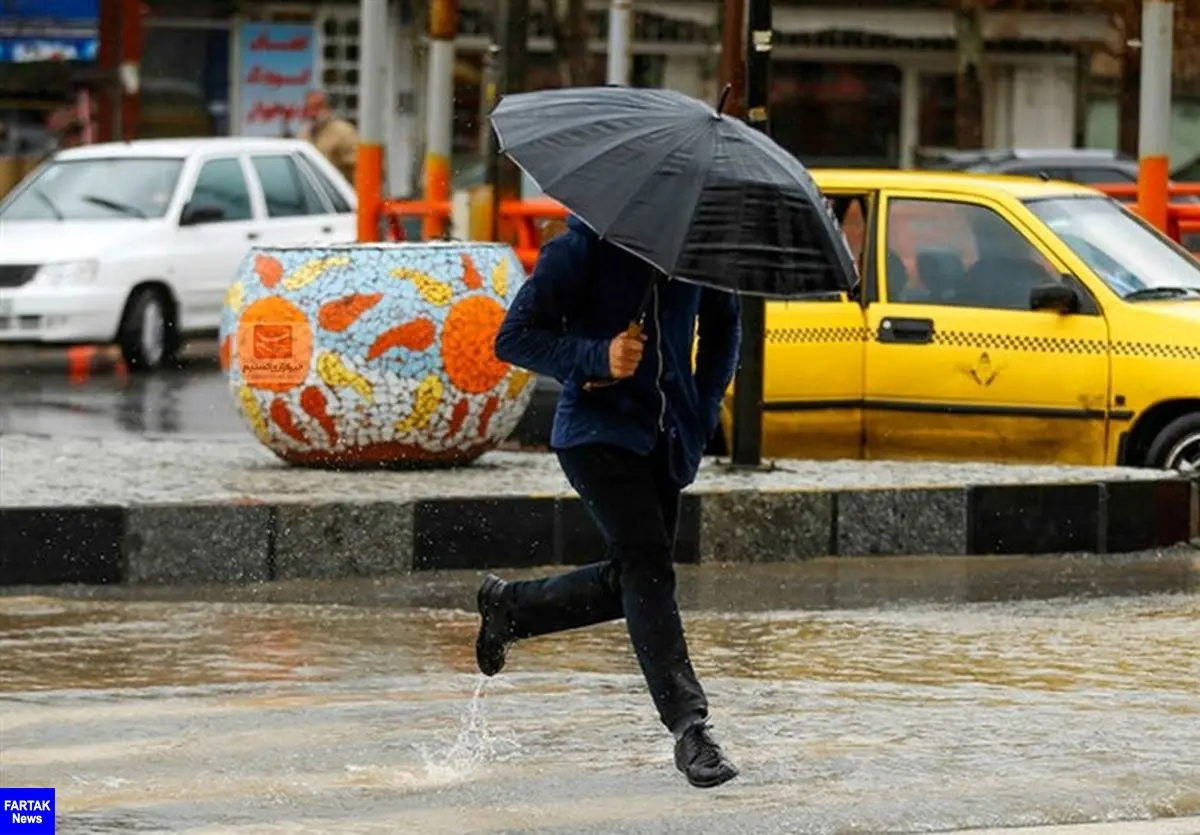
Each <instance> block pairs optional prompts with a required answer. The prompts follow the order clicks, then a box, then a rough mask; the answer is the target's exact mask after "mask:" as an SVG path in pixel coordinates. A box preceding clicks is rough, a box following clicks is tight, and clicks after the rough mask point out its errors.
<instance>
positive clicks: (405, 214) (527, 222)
mask: <svg viewBox="0 0 1200 835" xmlns="http://www.w3.org/2000/svg"><path fill="white" fill-rule="evenodd" d="M450 212H451V208H450V201H449V200H437V201H431V200H385V201H383V205H382V207H381V213H382V215H383V217H384V219H385V221H386V223H387V235H388V238H389V240H393V241H402V240H404V239H405V237H406V236H405V234H404V227H403V226H402V225H401V224H402V222H403V221H404V220H407V219H410V218H420V219H422V220H424V219H425V218H428V217H433V218H438V219H440V220H441V221H443V222H448V221H449V219H450ZM567 214H568V212H567V208H566V207H565V206H564V205H563V204H561V203H559V202H558V201H557V200H552V199H551V198H549V197H535V198H533V199H530V200H505V201H502V202H501V203H500V220H501V222H502V223H505V224H506V225H507V226H508V228H509V229H510V230H511V235H509V236H507V237H508V238H510V240H509V243H511V244H512V246H513V249H514V250H516V253H517V257H518V258H519V259H520V260H521V263H522V264H523V265H524V266H525V269H526V270H531V269H533V265H534V263H535V262H536V261H537V257H538V252H539V250H541V248H542V244H543V243H544V242H545V240H546V238H547V237H548V235H547V234H546V233H547V231H548V230H547V228H546V226H547V222H548V221H562V220H565V219H566V217H567Z"/></svg>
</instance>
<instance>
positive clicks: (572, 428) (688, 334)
mask: <svg viewBox="0 0 1200 835" xmlns="http://www.w3.org/2000/svg"><path fill="white" fill-rule="evenodd" d="M656 276H657V278H658V281H657V289H656V290H655V293H654V296H653V298H652V300H651V303H650V307H649V308H648V310H647V315H646V320H645V323H644V326H643V329H644V333H645V335H646V343H645V346H646V347H645V353H644V354H643V355H642V361H641V363H640V364H639V365H638V368H637V372H636V373H635V374H634V375H633V377H631V378H629V379H627V380H623V381H621V382H620V383H617V384H616V385H611V386H605V387H602V388H595V389H592V390H590V391H585V390H584V389H583V383H585V382H586V381H588V380H594V379H607V378H609V377H610V372H609V365H608V348H609V343H610V342H611V340H612V339H613V337H614V336H616V335H617V334H618V333H620V332H621V331H623V330H625V329H626V328H627V327H629V323H630V322H631V321H632V320H633V319H634V317H635V316H636V314H637V309H638V305H639V304H640V303H641V300H642V298H643V296H644V294H645V291H646V287H647V286H648V283H649V282H651V281H654V280H655V278H656ZM697 324H698V325H699V328H698V335H699V346H698V348H697V354H696V363H695V370H694V372H693V366H692V347H693V344H694V342H693V340H694V338H695V336H696V335H697ZM739 336H740V332H739V316H738V302H737V297H736V296H735V295H733V294H732V293H725V292H721V291H719V290H710V289H707V288H701V287H699V286H697V285H694V284H687V283H685V282H682V281H678V280H670V281H668V280H666V278H665V277H664V276H663V274H662V273H660V272H658V271H656V270H655V269H654V268H653V267H650V266H649V265H647V264H646V263H645V262H644V261H641V260H640V259H638V258H636V257H634V256H632V255H630V254H629V253H627V252H625V251H624V250H622V249H620V248H618V247H616V246H613V245H612V244H609V243H608V242H606V241H603V240H601V239H600V238H598V237H597V236H596V234H595V233H594V232H593V231H592V230H591V229H589V228H588V227H587V226H586V225H584V224H583V222H582V221H580V220H579V219H578V218H576V217H573V216H572V217H570V218H568V220H567V231H566V232H564V233H563V234H562V235H559V236H558V237H556V238H554V239H553V240H550V241H548V242H547V243H546V244H545V245H544V246H543V247H542V251H541V253H540V255H539V256H538V261H537V264H536V266H535V267H534V269H533V274H532V275H531V276H530V277H529V279H528V280H527V281H526V282H525V283H524V284H523V285H522V287H521V289H520V291H519V292H518V293H517V296H516V298H515V299H514V300H513V303H512V305H511V306H510V308H509V310H508V314H507V315H506V316H505V319H504V322H503V324H502V325H501V326H500V331H499V333H498V334H497V335H496V345H495V349H496V356H498V357H499V358H500V359H501V360H503V361H505V362H509V363H512V364H513V365H516V366H519V367H521V368H526V369H528V370H530V371H534V372H536V373H538V374H542V375H544V376H547V377H553V378H554V379H556V380H558V381H559V382H560V383H561V384H562V386H563V390H562V394H561V395H560V396H559V399H558V407H557V409H556V410H555V414H554V428H553V430H552V432H551V437H550V445H551V446H552V447H553V448H555V449H565V448H569V447H574V446H580V445H583V444H593V443H600V444H611V445H614V446H618V447H622V448H624V449H627V450H629V451H631V452H634V453H636V454H638V455H647V454H649V453H650V452H651V451H652V450H653V449H654V446H655V444H656V443H657V442H658V439H659V436H660V434H661V435H665V436H666V440H667V442H668V447H667V449H668V454H669V462H670V470H671V475H672V478H673V480H674V481H675V482H676V483H677V484H678V485H679V486H680V487H686V486H687V485H688V484H691V483H692V481H694V480H695V478H696V471H697V469H698V468H699V466H700V461H701V459H702V458H703V456H704V449H705V447H706V446H707V445H708V441H709V439H710V438H711V437H712V435H713V432H714V431H715V430H716V428H717V423H718V421H719V419H720V409H721V401H722V399H723V398H724V395H725V390H726V388H727V387H728V386H729V382H730V380H731V379H732V378H733V374H734V371H735V370H736V368H737V356H738V343H739Z"/></svg>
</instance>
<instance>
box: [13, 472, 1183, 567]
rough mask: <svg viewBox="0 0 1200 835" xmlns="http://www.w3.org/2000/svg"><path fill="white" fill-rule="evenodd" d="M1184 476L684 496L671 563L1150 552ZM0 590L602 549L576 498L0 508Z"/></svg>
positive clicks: (1166, 539) (530, 562)
mask: <svg viewBox="0 0 1200 835" xmlns="http://www.w3.org/2000/svg"><path fill="white" fill-rule="evenodd" d="M1198 508H1200V484H1198V483H1196V482H1189V481H1183V480H1178V479H1165V480H1154V481H1124V482H1116V481H1113V482H1102V481H1097V482H1091V483H1063V484H1032V485H1025V484H1009V485H986V486H984V485H979V486H965V487H937V488H914V489H896V488H893V489H861V490H840V491H816V490H780V491H769V492H768V491H759V490H727V491H707V492H697V493H688V494H685V496H684V500H683V511H682V514H681V519H680V525H679V544H678V550H677V555H676V558H677V561H678V562H681V563H707V562H734V563H736V562H786V561H792V560H804V559H809V558H812V557H818V556H845V557H853V556H867V555H895V556H921V555H945V556H954V555H993V554H1052V553H1060V552H1076V553H1078V552H1084V553H1096V554H1109V553H1127V552H1132V551H1143V550H1152V549H1155V548H1163V547H1168V546H1171V545H1175V544H1177V543H1180V542H1187V541H1189V540H1192V539H1197V538H1200V526H1198V521H1200V520H1198V517H1200V511H1198ZM0 542H3V547H2V549H0V585H6V586H13V585H53V584H60V583H148V584H184V583H242V582H257V581H265V580H276V579H296V578H326V579H328V578H338V577H354V576H382V575H388V574H397V573H404V572H409V571H424V570H434V569H482V568H520V567H534V566H549V565H574V564H581V563H586V562H590V561H593V560H597V559H600V558H601V557H602V556H603V554H604V543H603V542H602V541H601V540H600V538H599V536H598V535H597V533H596V532H595V530H594V529H593V527H592V525H591V523H590V521H589V520H588V518H587V515H586V513H585V512H584V509H583V506H582V505H581V504H580V502H579V500H578V499H576V498H561V497H556V496H507V497H502V498H501V497H486V496H484V497H476V498H439V499H422V500H417V501H413V502H387V501H383V502H345V503H295V502H291V503H287V502H281V503H264V502H254V501H249V502H241V503H232V502H223V503H187V504H183V503H181V504H163V505H155V504H141V505H132V506H127V507H119V506H79V507H66V506H64V507H7V508H0Z"/></svg>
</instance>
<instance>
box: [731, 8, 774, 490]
mask: <svg viewBox="0 0 1200 835" xmlns="http://www.w3.org/2000/svg"><path fill="white" fill-rule="evenodd" d="M747 22H748V24H749V26H748V27H747V28H748V30H749V31H748V33H747V40H746V120H747V121H748V122H749V123H750V124H751V125H753V126H754V127H756V128H758V129H759V130H760V131H762V132H763V133H765V134H768V135H769V134H770V133H771V122H770V97H771V0H749V8H748V13H747ZM741 310H742V345H741V361H740V363H739V365H738V370H737V377H736V379H735V382H734V389H733V444H732V451H731V455H730V463H732V464H733V466H735V467H759V466H761V465H762V421H763V409H762V401H763V362H764V353H765V345H764V343H765V341H766V320H767V310H766V303H765V302H764V301H763V299H762V298H761V297H759V296H743V297H742V299H741Z"/></svg>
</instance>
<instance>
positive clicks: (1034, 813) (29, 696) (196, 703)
mask: <svg viewBox="0 0 1200 835" xmlns="http://www.w3.org/2000/svg"><path fill="white" fill-rule="evenodd" d="M1055 562H1056V563H1057V564H1056V565H1055V566H1054V567H1053V568H1052V569H1043V568H1035V567H1034V566H1033V565H1032V564H1031V563H1030V561H1025V562H1024V563H1022V562H1021V561H1012V562H1011V564H1009V568H1007V569H1004V568H1003V566H1004V565H1005V563H1002V562H998V561H992V562H989V561H986V560H983V561H981V560H978V559H976V561H975V562H974V563H971V561H953V560H946V561H934V562H932V563H920V564H919V563H917V562H913V561H907V562H906V561H895V560H893V561H882V562H876V561H867V560H864V561H854V562H853V564H850V565H847V564H846V561H842V564H841V565H837V564H836V563H837V561H818V562H816V563H810V564H806V565H804V566H752V567H739V568H737V569H736V570H735V569H721V568H709V567H706V568H700V569H684V570H682V571H681V599H682V603H683V606H684V609H685V624H686V627H687V630H688V635H689V639H690V641H691V644H692V647H693V653H694V657H695V662H696V665H697V667H698V670H699V672H700V674H701V677H702V680H703V681H704V683H705V686H706V688H707V690H708V693H709V697H710V700H711V702H712V705H713V713H714V717H713V718H714V726H715V729H716V731H717V733H718V735H719V737H720V739H721V740H722V741H723V742H725V743H726V744H727V747H728V749H729V751H730V753H731V755H732V756H733V757H734V758H735V760H736V761H737V762H738V764H739V766H741V768H742V777H741V778H739V779H738V780H736V781H734V782H733V783H730V784H728V785H727V786H724V787H722V788H720V789H717V790H714V791H709V792H699V791H697V790H694V789H690V788H689V787H687V785H686V783H684V781H683V779H682V777H681V776H680V775H678V774H677V773H676V772H675V771H674V769H673V765H672V761H671V754H672V749H671V742H670V738H669V736H668V735H667V734H666V733H665V732H664V731H662V730H661V728H660V727H659V726H658V725H657V721H656V718H655V716H654V713H653V709H652V707H651V703H650V699H649V697H648V696H647V694H646V693H645V692H644V687H643V685H642V683H641V680H640V678H639V677H638V675H637V667H636V662H635V661H634V659H633V656H632V653H631V651H630V650H629V647H628V639H627V637H626V635H625V633H624V629H623V625H622V624H619V623H617V624H611V625H606V626H604V627H601V628H599V629H594V630H587V631H579V632H573V633H567V634H564V635H561V636H556V637H553V638H547V639H542V640H538V641H531V642H527V643H522V644H519V645H517V646H516V647H515V648H514V649H513V651H512V652H511V653H510V657H509V665H508V667H507V668H506V670H505V671H504V673H502V674H501V675H500V676H498V677H496V678H494V679H483V678H482V677H481V676H480V675H479V673H478V672H477V671H476V670H475V669H474V645H473V639H474V631H475V628H476V624H477V619H476V617H475V616H474V615H473V614H472V613H470V612H468V611H463V610H462V609H461V608H454V607H456V606H459V607H461V606H464V605H469V601H470V600H472V594H471V591H472V589H473V586H474V583H475V582H476V581H477V576H476V575H454V576H449V577H443V576H439V577H436V578H429V579H426V578H420V579H417V578H403V579H397V580H395V581H388V582H365V581H364V582H361V583H344V584H336V583H324V584H320V583H318V584H278V585H272V586H261V587H255V588H243V589H222V590H186V591H166V590H160V591H148V590H141V591H137V592H131V591H129V590H109V591H104V590H101V591H89V592H86V593H77V594H76V596H75V597H50V596H45V595H33V594H24V595H21V596H10V597H0V784H3V785H31V786H54V787H55V788H56V789H57V790H58V810H59V832H61V833H118V832H120V833H142V832H172V833H285V832H286V833H335V834H336V833H374V832H379V833H402V834H403V835H408V833H412V835H439V834H440V833H447V835H467V833H499V832H505V833H518V832H520V833H535V832H538V833H543V832H544V833H593V834H594V835H599V834H600V833H604V834H605V835H623V834H626V835H632V834H633V833H655V835H658V833H672V832H680V833H683V832H687V833H721V834H722V835H736V833H747V834H748V835H749V834H750V833H752V835H773V834H774V833H780V834H781V835H783V834H784V833H786V835H793V833H809V832H813V833H846V834H847V835H849V834H850V833H893V832H897V833H900V832H932V831H945V830H952V829H959V828H968V827H984V826H991V827H1000V826H1019V825H1025V826H1028V825H1034V824H1044V823H1072V822H1081V821H1103V820H1123V819H1126V820H1132V819H1148V818H1156V817H1157V818H1163V817H1183V816H1188V815H1200V628H1198V627H1197V623H1198V622H1200V594H1198V593H1197V585H1198V584H1197V582H1196V578H1197V573H1198V570H1197V565H1196V561H1195V558H1194V556H1190V555H1189V556H1186V557H1180V558H1177V559H1171V560H1155V561H1150V562H1148V563H1146V564H1144V565H1113V564H1107V565H1103V564H1097V565H1096V566H1094V567H1092V568H1089V569H1086V570H1084V569H1083V568H1081V565H1083V564H1081V563H1079V562H1074V561H1070V560H1064V561H1062V562H1057V561H1055ZM1046 564H1047V563H1038V565H1042V566H1044V565H1046ZM998 566H999V568H998ZM1006 571H1007V572H1008V574H1005V572H1006ZM1039 571H1042V572H1044V573H1043V574H1042V575H1039V574H1038V572H1039ZM1045 572H1048V573H1045ZM1005 577H1007V578H1008V579H1007V580H1005V579H1004V578H1005ZM922 578H924V580H922ZM1022 578H1023V579H1022ZM1118 578H1119V579H1118ZM1014 589H1017V590H1020V589H1024V593H1026V594H1028V595H1030V596H1032V597H1033V598H1036V597H1037V596H1038V595H1037V590H1038V589H1041V590H1042V591H1044V592H1046V593H1048V594H1054V595H1061V596H1055V597H1051V598H1050V599H1024V600H1021V599H1015V600H1009V599H1005V598H1008V597H1013V596H1015V595H1014V593H1013V590H1014ZM1112 592H1121V593H1122V594H1126V593H1128V592H1139V593H1138V594H1136V595H1135V594H1128V595H1127V596H1104V595H1105V594H1109V593H1112ZM135 595H136V596H137V597H138V599H134V596H135ZM151 596H157V598H158V599H149V598H150V597H151ZM188 598H190V599H188ZM885 601H891V602H885ZM970 601H979V602H970ZM1196 830H1197V832H1200V824H1198V825H1197V827H1196Z"/></svg>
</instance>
